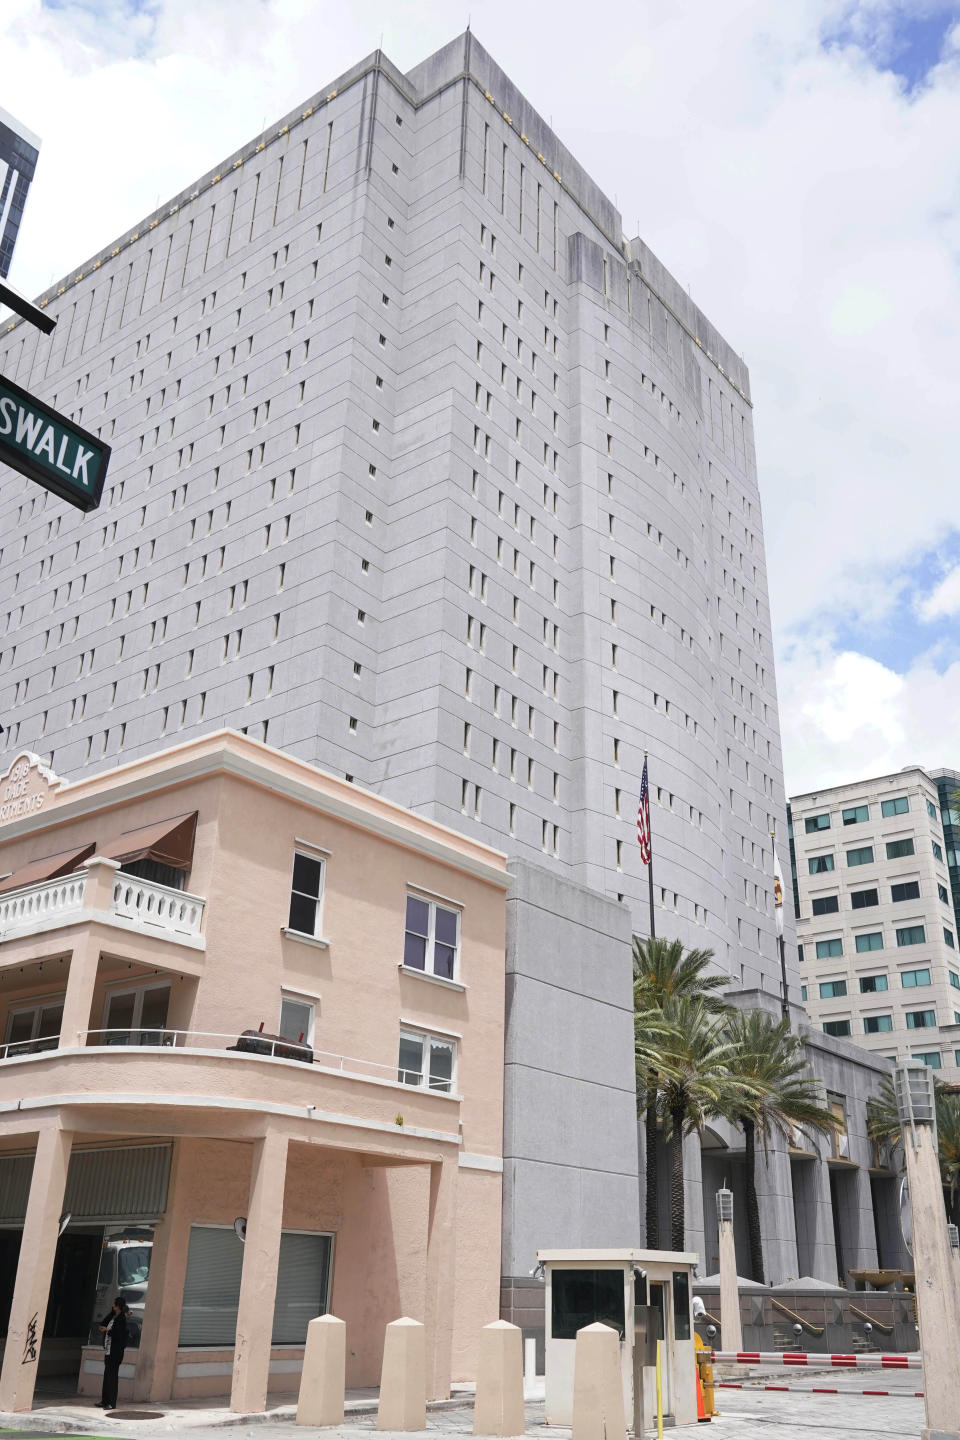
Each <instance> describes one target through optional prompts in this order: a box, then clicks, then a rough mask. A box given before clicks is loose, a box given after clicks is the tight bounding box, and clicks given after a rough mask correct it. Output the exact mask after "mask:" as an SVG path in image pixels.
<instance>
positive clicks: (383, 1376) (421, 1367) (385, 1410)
mask: <svg viewBox="0 0 960 1440" xmlns="http://www.w3.org/2000/svg"><path fill="white" fill-rule="evenodd" d="M426 1428H427V1345H426V1331H425V1330H424V1328H423V1326H422V1325H421V1324H420V1321H419V1320H408V1319H407V1318H406V1317H404V1318H403V1319H401V1320H391V1322H390V1324H389V1325H388V1326H387V1333H386V1335H385V1336H384V1341H383V1369H382V1370H381V1372H380V1404H379V1406H378V1407H377V1429H378V1430H425V1429H426Z"/></svg>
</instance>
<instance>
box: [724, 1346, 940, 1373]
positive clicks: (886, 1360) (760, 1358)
mask: <svg viewBox="0 0 960 1440" xmlns="http://www.w3.org/2000/svg"><path fill="white" fill-rule="evenodd" d="M701 1353H704V1352H701ZM708 1358H709V1361H710V1364H711V1365H800V1366H807V1365H809V1366H814V1367H816V1366H821V1367H823V1368H824V1369H832V1370H919V1369H921V1368H922V1363H923V1362H922V1361H921V1359H920V1356H919V1355H871V1354H869V1353H868V1354H865V1355H818V1354H817V1353H816V1352H815V1351H813V1352H810V1351H806V1350H801V1351H799V1352H797V1353H795V1354H794V1353H791V1352H790V1351H789V1350H711V1351H709V1352H708Z"/></svg>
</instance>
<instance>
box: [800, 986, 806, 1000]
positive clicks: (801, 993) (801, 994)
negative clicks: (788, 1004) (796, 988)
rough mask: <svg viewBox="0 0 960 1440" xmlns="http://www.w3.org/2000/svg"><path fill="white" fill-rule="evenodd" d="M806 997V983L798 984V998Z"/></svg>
mask: <svg viewBox="0 0 960 1440" xmlns="http://www.w3.org/2000/svg"><path fill="white" fill-rule="evenodd" d="M806 998H807V987H806V985H801V986H800V999H801V1000H806Z"/></svg>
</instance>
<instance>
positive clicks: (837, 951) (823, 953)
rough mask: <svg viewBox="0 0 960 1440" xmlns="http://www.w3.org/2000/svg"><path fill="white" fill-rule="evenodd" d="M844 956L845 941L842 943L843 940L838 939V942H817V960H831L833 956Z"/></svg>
mask: <svg viewBox="0 0 960 1440" xmlns="http://www.w3.org/2000/svg"><path fill="white" fill-rule="evenodd" d="M842 954H843V941H842V940H840V939H837V940H818V941H817V959H818V960H829V959H830V957H831V956H832V955H842Z"/></svg>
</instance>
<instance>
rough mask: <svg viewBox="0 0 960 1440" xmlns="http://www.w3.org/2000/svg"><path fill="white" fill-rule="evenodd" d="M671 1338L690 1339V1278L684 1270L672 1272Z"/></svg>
mask: <svg viewBox="0 0 960 1440" xmlns="http://www.w3.org/2000/svg"><path fill="white" fill-rule="evenodd" d="M673 1338H674V1339H675V1340H689V1339H690V1276H689V1275H688V1274H687V1272H686V1270H674V1272H673Z"/></svg>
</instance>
